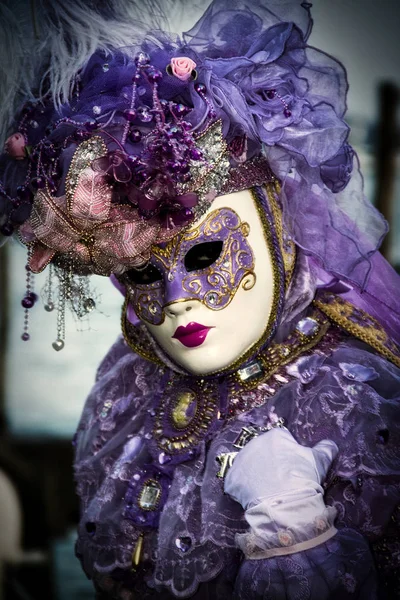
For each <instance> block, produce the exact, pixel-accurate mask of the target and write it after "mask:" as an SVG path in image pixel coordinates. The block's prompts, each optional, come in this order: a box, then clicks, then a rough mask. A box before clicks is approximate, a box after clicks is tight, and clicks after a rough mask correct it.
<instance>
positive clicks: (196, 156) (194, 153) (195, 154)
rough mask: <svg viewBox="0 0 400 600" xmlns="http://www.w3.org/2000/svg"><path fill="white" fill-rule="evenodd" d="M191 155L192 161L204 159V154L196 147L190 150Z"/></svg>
mask: <svg viewBox="0 0 400 600" xmlns="http://www.w3.org/2000/svg"><path fill="white" fill-rule="evenodd" d="M189 155H190V158H191V159H192V160H201V159H202V158H203V153H202V152H201V150H199V148H195V147H193V148H190V151H189Z"/></svg>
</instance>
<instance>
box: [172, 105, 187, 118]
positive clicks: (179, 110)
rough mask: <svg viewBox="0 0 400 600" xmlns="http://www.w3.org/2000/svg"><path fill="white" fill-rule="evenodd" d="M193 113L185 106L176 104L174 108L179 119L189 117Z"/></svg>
mask: <svg viewBox="0 0 400 600" xmlns="http://www.w3.org/2000/svg"><path fill="white" fill-rule="evenodd" d="M190 111H191V109H190V108H189V107H188V106H185V105H184V104H176V105H175V106H174V112H175V114H177V115H178V116H179V117H184V116H185V115H187V114H188V113H189V112H190Z"/></svg>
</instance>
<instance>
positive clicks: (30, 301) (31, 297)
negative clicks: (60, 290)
mask: <svg viewBox="0 0 400 600" xmlns="http://www.w3.org/2000/svg"><path fill="white" fill-rule="evenodd" d="M30 257H31V249H30V248H28V260H27V263H26V265H25V270H26V291H25V296H24V297H23V298H22V300H21V305H22V307H23V308H24V328H23V333H22V335H21V339H22V340H23V341H24V342H27V341H28V340H29V339H30V337H31V336H30V335H29V311H30V309H31V308H33V306H34V305H35V302H36V300H37V296H36V294H35V292H34V283H35V280H34V274H33V273H32V270H31V268H30V266H29V260H30Z"/></svg>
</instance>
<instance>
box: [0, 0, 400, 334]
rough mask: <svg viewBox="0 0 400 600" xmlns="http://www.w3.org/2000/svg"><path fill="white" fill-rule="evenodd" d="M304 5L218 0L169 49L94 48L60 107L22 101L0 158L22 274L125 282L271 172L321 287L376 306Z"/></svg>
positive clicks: (333, 106) (339, 106) (350, 157)
mask: <svg viewBox="0 0 400 600" xmlns="http://www.w3.org/2000/svg"><path fill="white" fill-rule="evenodd" d="M309 6H310V5H309V4H307V3H303V2H300V1H299V0H293V1H292V2H289V3H282V2H277V1H271V2H269V3H268V7H266V6H265V3H264V2H261V1H260V0H248V1H246V2H244V0H215V1H214V2H212V4H211V5H210V7H209V8H208V10H207V11H206V12H205V14H204V15H203V17H202V18H201V19H200V20H199V22H198V23H197V24H196V25H195V27H194V28H193V29H192V30H191V31H189V32H187V33H185V34H184V35H183V39H182V40H180V39H179V38H174V37H172V36H168V35H167V34H165V33H162V32H155V33H152V34H147V35H145V36H144V39H143V41H142V43H141V44H140V45H139V46H135V47H125V48H122V49H119V50H115V49H112V48H110V49H109V50H108V51H105V50H98V51H96V52H95V53H94V54H93V55H92V57H91V58H90V59H89V60H88V62H87V64H86V65H85V66H84V67H83V68H82V69H81V70H80V71H79V72H78V73H76V76H75V80H74V90H73V93H72V97H71V99H70V101H69V102H68V103H63V104H61V105H58V104H56V105H55V104H54V102H53V100H52V99H51V97H49V98H48V99H45V100H44V101H42V102H39V103H36V104H32V103H28V104H27V105H25V106H24V108H23V109H22V112H21V114H20V117H19V119H18V120H17V126H16V132H15V133H14V134H13V135H12V136H11V137H10V138H9V139H8V140H7V143H6V148H5V150H6V153H5V154H4V155H2V157H1V159H0V180H1V183H0V225H1V228H0V231H1V233H2V234H3V235H4V236H7V235H11V234H12V233H13V232H14V231H18V232H19V235H20V237H21V238H22V239H23V240H24V241H25V243H27V244H28V248H29V254H30V258H29V265H30V268H31V269H32V270H33V271H35V272H36V271H40V270H42V269H43V268H44V267H45V266H46V265H47V264H49V263H50V262H52V263H55V264H56V265H57V268H62V269H63V272H64V273H67V274H68V276H69V277H73V274H74V273H78V274H88V273H93V272H96V273H100V274H103V275H108V274H110V273H112V272H113V273H117V274H118V273H122V272H123V271H125V270H127V269H129V268H131V267H132V266H138V265H140V264H142V263H143V262H144V261H146V260H147V258H148V256H149V252H150V249H151V245H152V244H155V243H160V242H163V241H167V240H168V239H170V238H171V237H173V236H174V235H176V233H178V232H179V231H181V230H182V229H183V228H184V227H185V226H186V225H187V224H188V223H190V222H191V221H193V220H194V219H196V218H198V217H199V216H200V215H201V214H202V213H203V212H204V211H205V210H206V209H207V207H208V206H209V205H210V203H211V202H212V201H213V199H214V198H215V197H216V196H217V195H220V194H221V193H229V192H231V191H235V190H240V189H245V188H248V187H251V186H253V185H260V184H262V183H264V182H266V181H271V180H273V179H274V177H276V178H278V180H279V181H280V185H281V203H282V209H283V217H284V221H285V223H286V226H287V228H288V230H289V232H290V235H291V237H292V239H293V241H294V242H295V243H296V244H297V246H298V247H299V248H300V249H302V251H303V252H304V253H305V254H307V255H309V256H310V257H311V261H314V269H315V272H316V273H317V275H318V277H319V280H320V282H321V286H325V285H331V286H332V285H333V284H332V282H333V281H342V282H343V281H344V282H346V284H347V286H348V287H347V288H346V289H356V290H358V291H359V292H360V293H361V292H362V291H364V292H365V293H366V292H368V290H370V291H371V290H372V291H371V294H372V295H373V296H374V297H375V299H376V302H378V300H377V298H378V297H379V296H380V295H381V292H382V289H381V288H382V282H378V278H377V277H375V276H373V275H372V273H373V271H374V269H373V268H372V267H373V263H374V261H375V260H377V259H376V258H374V254H375V252H376V250H377V248H378V247H379V244H380V242H381V240H382V238H383V236H384V234H385V233H386V230H387V228H386V223H385V222H384V220H383V218H382V217H381V215H379V213H377V211H376V210H375V209H374V208H373V207H372V206H371V205H370V204H369V203H368V202H367V201H366V200H365V198H364V195H363V190H362V179H361V176H360V174H359V170H358V164H357V161H356V158H355V156H354V152H353V150H352V149H351V147H350V146H349V145H348V143H347V138H348V132H349V130H348V126H347V125H346V123H345V122H344V120H343V116H344V112H345V109H346V104H345V96H346V90H347V81H346V75H345V71H344V69H343V67H342V66H341V65H340V64H339V63H338V62H337V61H335V60H334V59H333V58H331V57H330V56H328V55H326V54H324V53H322V52H320V51H318V50H316V49H315V48H312V47H310V46H308V45H307V38H308V36H309V33H310V28H311V19H310V15H309ZM354 163H355V165H356V168H355V169H353V165H354ZM385 269H386V271H385V273H386V275H385V277H386V282H389V285H392V287H393V286H394V285H395V283H394V278H393V277H394V276H393V275H392V273H391V272H390V270H389V268H388V267H387V268H386V266H385ZM358 291H357V293H359V292H358ZM371 297H372V296H371ZM364 298H365V296H364ZM386 313H388V314H389V313H392V314H394V315H395V316H394V317H393V318H392V321H391V326H392V327H393V328H394V329H396V328H397V331H398V327H399V317H398V314H397V316H396V311H394V313H393V307H392V306H388V307H387V310H386ZM386 313H385V317H386Z"/></svg>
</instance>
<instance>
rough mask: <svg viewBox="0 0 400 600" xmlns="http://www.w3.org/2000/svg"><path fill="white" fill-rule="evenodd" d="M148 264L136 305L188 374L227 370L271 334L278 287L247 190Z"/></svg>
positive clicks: (225, 200)
mask: <svg viewBox="0 0 400 600" xmlns="http://www.w3.org/2000/svg"><path fill="white" fill-rule="evenodd" d="M200 244H201V245H200ZM150 262H151V264H150V265H149V269H148V271H147V272H146V271H142V272H138V275H139V274H140V279H138V284H137V285H136V284H135V283H133V286H132V287H133V290H134V292H133V298H131V302H132V300H133V302H132V304H133V307H134V309H135V311H136V313H137V314H138V316H139V318H141V319H142V320H143V321H144V322H145V323H146V326H147V327H148V329H149V331H150V333H151V334H152V336H153V337H154V338H155V339H156V341H157V342H158V344H159V345H160V346H161V347H162V348H163V350H164V351H165V352H166V353H167V354H168V355H169V356H170V357H171V358H172V360H173V361H174V362H176V363H177V364H179V365H181V366H182V367H183V368H184V369H186V370H187V371H189V372H190V373H193V374H196V375H202V374H204V375H206V374H208V373H212V372H214V371H219V370H222V369H225V368H227V367H229V366H230V365H231V364H233V363H234V362H236V361H237V359H239V358H240V357H241V356H242V355H243V354H244V353H245V352H246V351H247V350H249V349H250V348H251V347H252V346H253V345H254V344H256V343H257V342H258V341H259V340H260V338H261V337H262V336H263V334H264V333H265V331H266V329H267V324H268V320H269V317H270V314H271V310H272V305H273V298H274V294H275V289H274V285H275V284H274V278H273V270H272V261H271V255H270V252H269V248H268V244H267V239H266V234H265V232H264V229H263V225H262V222H261V220H260V217H259V214H258V210H257V207H256V204H255V200H254V199H253V197H252V195H251V193H250V191H249V190H244V191H242V192H237V193H234V194H229V195H226V196H220V197H219V198H217V199H216V200H215V201H214V202H213V204H212V207H211V208H210V209H209V210H208V211H207V213H206V214H205V216H204V217H203V218H202V219H201V221H199V222H198V223H196V225H195V226H192V227H191V228H190V229H189V230H187V231H185V232H184V233H183V234H180V235H179V236H176V238H174V240H173V241H172V243H170V244H169V245H168V246H167V248H164V249H162V248H161V249H156V250H155V252H154V254H153V256H152V259H151V261H150ZM203 265H204V266H203ZM147 280H149V281H150V283H149V284H148V283H147ZM144 294H147V295H146V296H145V295H144ZM144 298H146V299H147V300H146V301H144V300H143V299H144ZM135 300H136V302H135ZM156 323H159V324H156Z"/></svg>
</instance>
